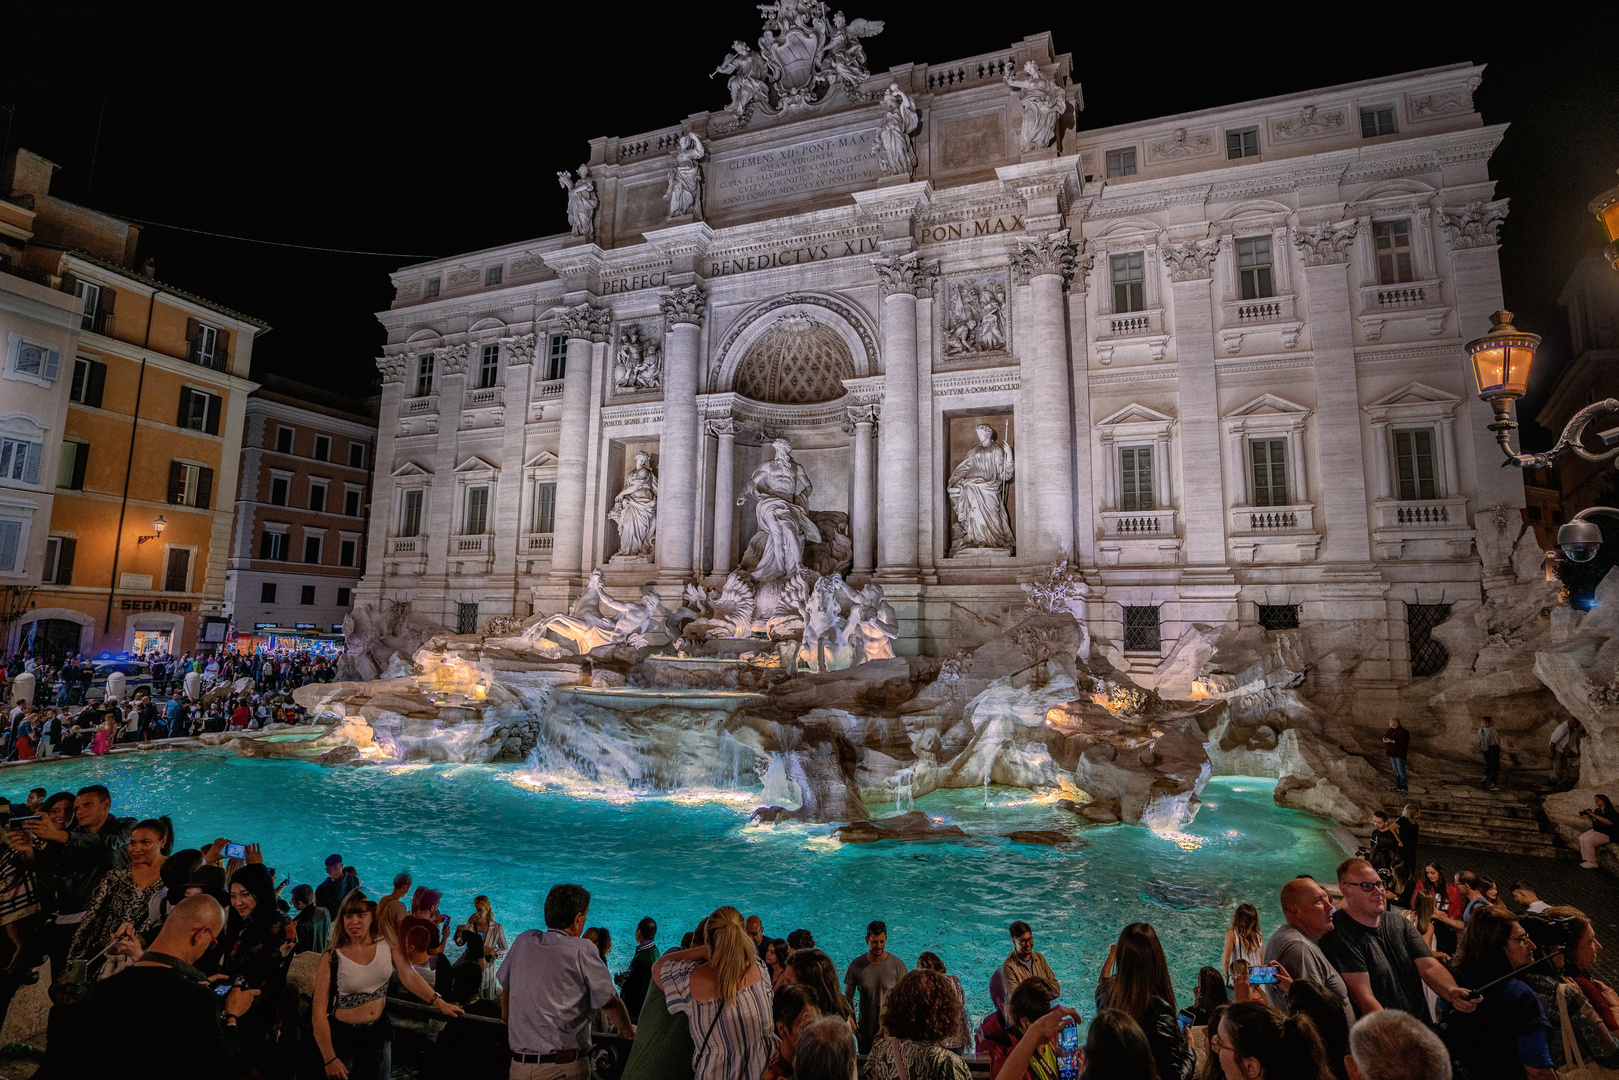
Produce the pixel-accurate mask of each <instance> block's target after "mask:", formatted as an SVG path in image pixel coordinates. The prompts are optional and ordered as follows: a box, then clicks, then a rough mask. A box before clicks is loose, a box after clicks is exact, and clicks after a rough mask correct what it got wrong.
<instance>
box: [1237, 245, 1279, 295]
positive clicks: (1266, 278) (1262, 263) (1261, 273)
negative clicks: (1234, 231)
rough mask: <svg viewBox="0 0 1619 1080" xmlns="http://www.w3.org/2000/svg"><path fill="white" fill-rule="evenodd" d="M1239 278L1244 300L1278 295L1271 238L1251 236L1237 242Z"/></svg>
mask: <svg viewBox="0 0 1619 1080" xmlns="http://www.w3.org/2000/svg"><path fill="white" fill-rule="evenodd" d="M1237 277H1238V278H1239V279H1241V281H1242V298H1243V299H1244V300H1259V299H1262V298H1264V297H1267V296H1275V295H1276V282H1275V278H1274V275H1273V273H1272V264H1271V254H1270V237H1268V236H1250V237H1246V238H1244V239H1242V240H1238V241H1237Z"/></svg>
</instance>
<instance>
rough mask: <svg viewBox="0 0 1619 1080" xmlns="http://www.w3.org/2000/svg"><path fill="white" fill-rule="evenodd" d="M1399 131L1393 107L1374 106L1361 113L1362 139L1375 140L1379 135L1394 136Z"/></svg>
mask: <svg viewBox="0 0 1619 1080" xmlns="http://www.w3.org/2000/svg"><path fill="white" fill-rule="evenodd" d="M1398 130H1399V129H1398V128H1396V127H1395V126H1394V106H1393V105H1373V106H1371V107H1370V108H1366V109H1362V110H1361V111H1360V137H1361V138H1363V139H1375V138H1377V137H1378V136H1379V135H1393V134H1394V133H1395V132H1396V131H1398Z"/></svg>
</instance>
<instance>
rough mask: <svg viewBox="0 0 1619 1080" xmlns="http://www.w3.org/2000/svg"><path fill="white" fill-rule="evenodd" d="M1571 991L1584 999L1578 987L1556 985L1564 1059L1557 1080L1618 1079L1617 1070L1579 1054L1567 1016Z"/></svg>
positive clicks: (1578, 1042) (1572, 1023) (1561, 983)
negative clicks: (1588, 1059) (1587, 1059)
mask: <svg viewBox="0 0 1619 1080" xmlns="http://www.w3.org/2000/svg"><path fill="white" fill-rule="evenodd" d="M1571 990H1572V991H1573V992H1574V993H1576V994H1580V1000H1582V1001H1583V1000H1584V999H1585V997H1584V994H1583V993H1582V992H1581V990H1580V988H1579V987H1577V986H1571V985H1569V984H1568V983H1563V982H1560V983H1558V984H1557V1013H1558V1019H1559V1020H1560V1021H1561V1023H1562V1025H1563V1059H1564V1064H1563V1067H1562V1068H1561V1069H1558V1070H1557V1076H1558V1080H1613V1078H1615V1077H1619V1069H1610V1068H1607V1067H1606V1066H1604V1065H1599V1064H1597V1063H1596V1062H1595V1061H1586V1060H1585V1055H1583V1054H1581V1053H1580V1041H1579V1040H1578V1039H1576V1038H1575V1037H1574V1022H1573V1021H1572V1020H1570V1019H1569V1015H1568V994H1569V991H1571Z"/></svg>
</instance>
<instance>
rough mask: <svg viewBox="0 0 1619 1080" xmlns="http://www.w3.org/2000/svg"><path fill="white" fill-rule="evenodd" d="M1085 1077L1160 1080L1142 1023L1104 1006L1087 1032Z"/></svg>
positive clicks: (1098, 1079) (1093, 1078)
mask: <svg viewBox="0 0 1619 1080" xmlns="http://www.w3.org/2000/svg"><path fill="white" fill-rule="evenodd" d="M1084 1054H1085V1057H1084V1061H1085V1066H1084V1071H1083V1072H1081V1073H1080V1076H1081V1077H1083V1078H1084V1080H1158V1069H1157V1067H1156V1066H1154V1065H1153V1062H1152V1047H1151V1046H1148V1045H1147V1036H1146V1033H1145V1032H1143V1031H1142V1030H1141V1025H1140V1024H1138V1023H1136V1022H1135V1021H1134V1020H1132V1019H1130V1018H1129V1017H1128V1016H1126V1015H1125V1014H1124V1013H1122V1012H1120V1011H1119V1010H1117V1009H1103V1010H1102V1011H1101V1012H1100V1013H1097V1015H1096V1019H1095V1020H1092V1021H1091V1028H1090V1031H1088V1032H1086V1034H1085V1050H1084Z"/></svg>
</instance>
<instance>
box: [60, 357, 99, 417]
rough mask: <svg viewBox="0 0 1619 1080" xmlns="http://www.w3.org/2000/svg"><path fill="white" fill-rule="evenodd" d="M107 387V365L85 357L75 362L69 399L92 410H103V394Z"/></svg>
mask: <svg viewBox="0 0 1619 1080" xmlns="http://www.w3.org/2000/svg"><path fill="white" fill-rule="evenodd" d="M106 385H107V365H106V364H103V363H102V362H101V361H99V360H90V359H87V358H85V357H83V356H81V357H79V358H78V359H76V360H74V361H73V386H72V389H70V390H69V391H68V397H69V398H70V399H72V400H73V401H77V402H78V403H79V404H80V405H88V406H90V407H91V408H92V409H99V408H101V392H102V389H103V388H104V387H105V386H106Z"/></svg>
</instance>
